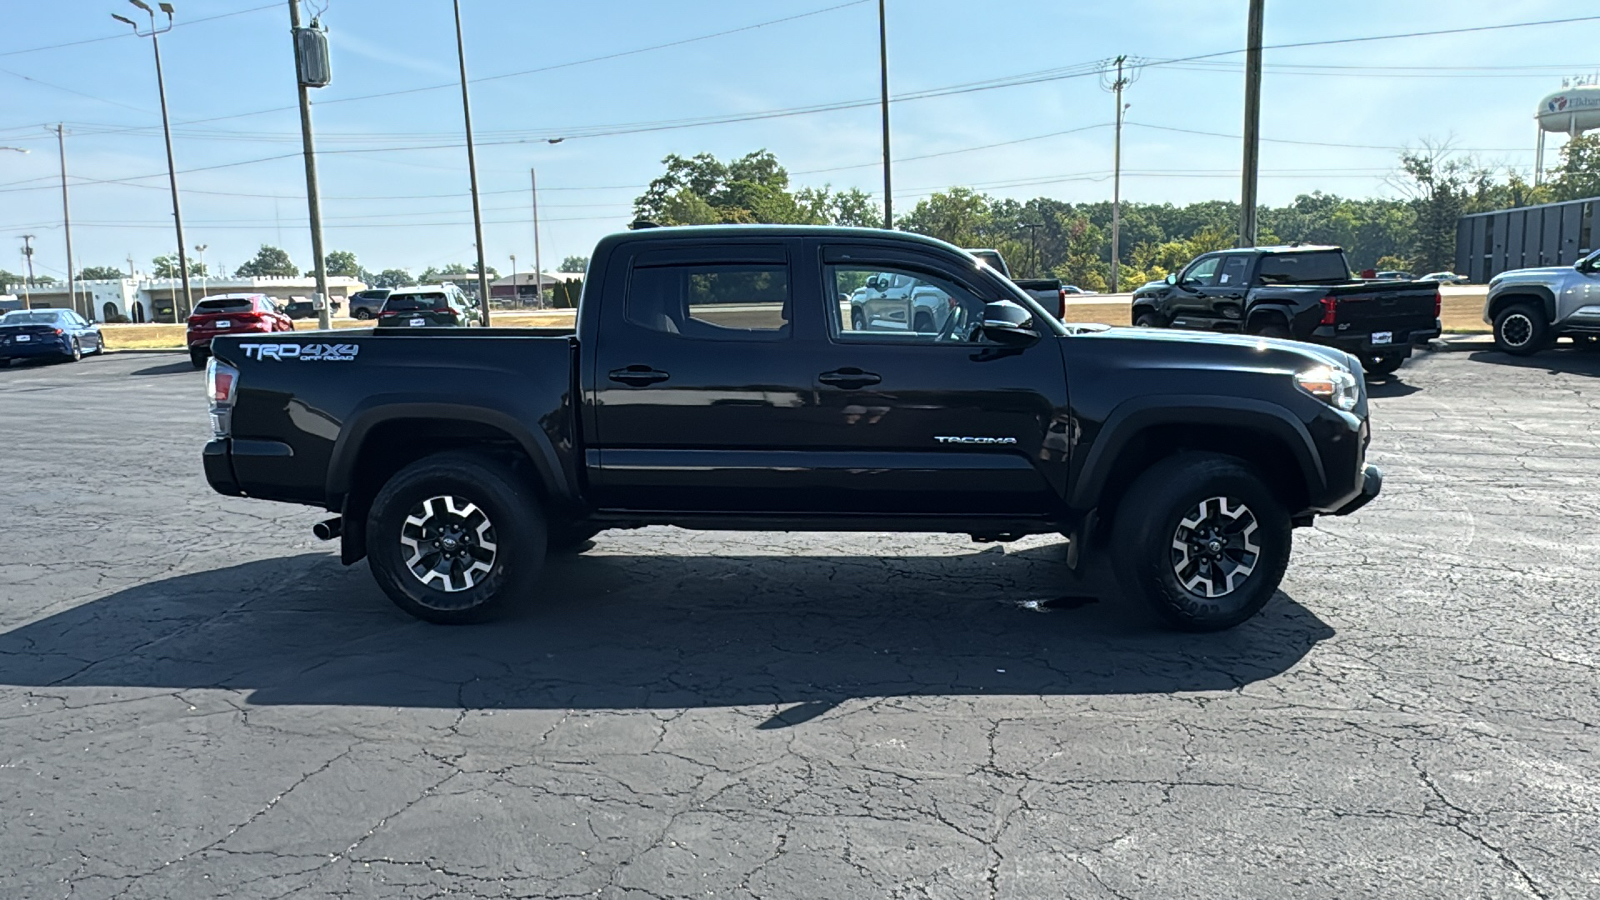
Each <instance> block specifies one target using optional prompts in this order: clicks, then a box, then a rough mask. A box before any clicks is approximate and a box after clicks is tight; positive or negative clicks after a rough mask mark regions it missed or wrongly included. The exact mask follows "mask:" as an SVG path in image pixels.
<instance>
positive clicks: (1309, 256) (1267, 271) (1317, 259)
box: [1257, 250, 1350, 284]
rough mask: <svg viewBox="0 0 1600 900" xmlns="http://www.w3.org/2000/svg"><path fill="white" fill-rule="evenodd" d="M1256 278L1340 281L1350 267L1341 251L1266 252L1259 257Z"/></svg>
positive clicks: (1272, 281)
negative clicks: (1259, 266)
mask: <svg viewBox="0 0 1600 900" xmlns="http://www.w3.org/2000/svg"><path fill="white" fill-rule="evenodd" d="M1257 278H1258V280H1260V282H1261V283H1262V284H1344V283H1345V282H1347V281H1349V280H1350V267H1349V266H1348V265H1346V264H1345V261H1344V252H1343V251H1341V250H1317V251H1313V252H1309V253H1268V254H1267V255H1265V256H1263V257H1261V269H1260V273H1259V275H1258V276H1257Z"/></svg>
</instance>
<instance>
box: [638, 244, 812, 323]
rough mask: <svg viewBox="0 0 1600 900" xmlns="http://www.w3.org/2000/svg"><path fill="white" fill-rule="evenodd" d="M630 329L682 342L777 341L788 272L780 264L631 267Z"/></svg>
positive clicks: (786, 311) (785, 313)
mask: <svg viewBox="0 0 1600 900" xmlns="http://www.w3.org/2000/svg"><path fill="white" fill-rule="evenodd" d="M626 305H627V318H628V321H629V322H631V323H633V324H634V325H638V326H640V327H643V328H648V329H650V330H651V331H660V332H665V333H667V334H676V335H680V336H682V337H687V338H697V339H702V340H724V341H729V340H731V341H738V340H745V341H776V340H783V339H785V338H787V337H788V336H789V332H790V329H789V320H790V305H789V270H788V266H787V265H785V264H782V263H682V264H669V265H642V266H636V267H635V268H634V270H633V275H632V277H631V278H630V279H629V281H628V297H627V303H626Z"/></svg>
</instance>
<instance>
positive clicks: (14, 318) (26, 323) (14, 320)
mask: <svg viewBox="0 0 1600 900" xmlns="http://www.w3.org/2000/svg"><path fill="white" fill-rule="evenodd" d="M105 349H106V341H105V336H104V335H102V334H101V333H100V326H99V325H97V324H95V323H94V322H90V321H87V320H85V319H84V318H83V317H82V316H80V315H78V314H77V313H75V312H73V311H72V310H70V309H19V310H12V311H11V312H8V313H6V314H5V315H3V316H0V367H4V366H9V365H11V361H12V360H14V359H61V360H72V361H74V362H76V361H77V360H80V359H82V358H83V357H84V354H89V353H93V354H98V353H104V352H105Z"/></svg>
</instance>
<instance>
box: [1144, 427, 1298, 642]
mask: <svg viewBox="0 0 1600 900" xmlns="http://www.w3.org/2000/svg"><path fill="white" fill-rule="evenodd" d="M1196 513H1199V514H1200V516H1201V519H1200V521H1199V522H1197V523H1193V524H1187V525H1186V522H1189V521H1190V520H1193V519H1194V518H1195V514H1196ZM1252 521H1253V522H1254V524H1255V527H1254V528H1249V527H1247V523H1248V522H1252ZM1213 525H1215V526H1219V530H1218V531H1217V532H1216V534H1215V536H1216V538H1217V543H1211V542H1210V541H1209V540H1208V538H1209V537H1210V536H1211V532H1210V531H1209V530H1208V529H1210V528H1211V527H1212V526H1213ZM1175 540H1181V541H1183V542H1184V543H1185V544H1186V545H1187V546H1186V547H1185V548H1184V549H1182V550H1179V549H1178V548H1176V547H1175V546H1174V542H1175ZM1292 541H1293V528H1292V526H1291V524H1290V522H1289V514H1288V512H1287V511H1286V510H1285V509H1284V508H1283V504H1282V503H1280V502H1279V501H1278V499H1277V498H1276V497H1275V496H1273V494H1272V491H1271V490H1270V489H1269V488H1268V487H1267V485H1266V483H1265V482H1264V481H1262V479H1261V478H1260V477H1259V476H1258V475H1256V474H1255V473H1254V472H1253V471H1252V470H1251V469H1250V468H1249V467H1248V465H1247V464H1246V463H1244V462H1243V461H1242V460H1239V459H1236V458H1234V457H1231V456H1224V455H1222V454H1218V453H1184V454H1180V455H1178V456H1172V457H1168V458H1166V459H1163V460H1161V461H1160V462H1157V463H1156V464H1155V465H1153V466H1151V467H1150V468H1149V469H1148V470H1146V471H1145V472H1144V473H1143V474H1142V475H1140V476H1139V477H1138V478H1137V479H1135V480H1134V482H1133V485H1132V486H1131V487H1129V489H1128V492H1127V493H1126V494H1125V495H1124V496H1123V498H1122V501H1121V503H1119V504H1118V506H1117V510H1116V513H1115V519H1114V524H1113V526H1112V547H1113V550H1112V557H1113V562H1114V563H1115V565H1116V570H1117V576H1118V579H1119V580H1120V581H1121V583H1122V585H1123V588H1124V589H1125V590H1127V591H1129V592H1130V593H1133V594H1137V595H1138V596H1140V597H1142V598H1144V600H1145V602H1147V603H1148V604H1149V605H1150V607H1151V609H1152V610H1154V612H1155V614H1156V616H1157V617H1158V618H1160V619H1161V621H1162V622H1163V623H1164V624H1166V625H1168V626H1171V627H1172V628H1176V629H1179V630H1181V631H1221V630H1223V629H1226V628H1232V627H1233V626H1235V625H1238V624H1239V623H1241V622H1243V621H1245V620H1246V619H1249V618H1250V617H1251V616H1253V615H1255V614H1256V613H1257V612H1259V611H1260V610H1261V607H1263V606H1265V605H1266V603H1267V601H1268V600H1271V599H1272V595H1273V592H1275V591H1276V590H1277V589H1278V584H1279V582H1281V581H1282V580H1283V572H1284V569H1285V568H1287V567H1288V565H1289V549H1290V546H1291V543H1292ZM1219 544H1220V545H1221V546H1220V555H1217V556H1214V557H1213V556H1208V554H1210V553H1211V552H1213V551H1216V550H1217V549H1218V545H1219ZM1252 545H1253V546H1254V552H1253V553H1252V552H1251V546H1252ZM1180 554H1181V555H1180ZM1213 560H1215V561H1213ZM1229 566H1231V567H1232V568H1231V569H1230V568H1228V567H1229ZM1246 567H1248V568H1247V569H1246ZM1240 569H1246V571H1244V572H1243V574H1242V575H1241V574H1240V572H1239V570H1240ZM1219 578H1220V579H1222V581H1221V586H1222V587H1223V591H1222V593H1221V594H1216V595H1215V596H1207V594H1209V593H1214V592H1215V590H1216V588H1217V587H1218V579H1219ZM1201 585H1207V586H1208V589H1207V590H1205V591H1202V590H1201V589H1200V586H1201Z"/></svg>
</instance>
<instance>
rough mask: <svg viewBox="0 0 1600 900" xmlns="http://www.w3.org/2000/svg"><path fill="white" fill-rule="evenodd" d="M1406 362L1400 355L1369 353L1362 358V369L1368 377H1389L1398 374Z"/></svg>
mask: <svg viewBox="0 0 1600 900" xmlns="http://www.w3.org/2000/svg"><path fill="white" fill-rule="evenodd" d="M1405 361H1406V358H1405V357H1404V356H1402V355H1400V354H1399V353H1369V354H1368V355H1366V356H1363V357H1361V368H1362V369H1364V370H1366V373H1367V374H1368V375H1379V376H1387V375H1393V374H1394V373H1395V372H1398V371H1399V370H1400V366H1401V365H1402V364H1404V363H1405Z"/></svg>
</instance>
